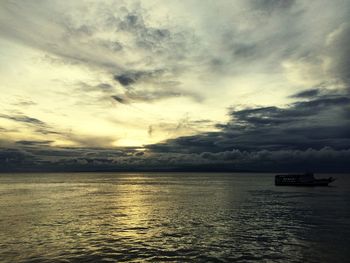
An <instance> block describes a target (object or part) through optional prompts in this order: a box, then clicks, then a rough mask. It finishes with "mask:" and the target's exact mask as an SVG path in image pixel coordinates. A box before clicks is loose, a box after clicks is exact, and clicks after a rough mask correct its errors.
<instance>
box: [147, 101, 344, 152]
mask: <svg viewBox="0 0 350 263" xmlns="http://www.w3.org/2000/svg"><path fill="white" fill-rule="evenodd" d="M349 106H350V98H349V97H347V96H340V95H335V96H320V97H316V98H313V99H311V100H309V101H301V102H295V103H292V104H290V105H288V107H286V108H280V107H276V106H271V107H257V108H249V109H243V110H231V112H230V116H231V120H230V121H229V122H227V123H225V124H218V125H217V128H218V129H220V130H219V131H217V132H207V133H201V134H197V135H192V136H184V137H179V138H175V139H170V140H167V141H166V142H164V143H159V144H154V145H149V146H148V148H149V149H150V150H151V151H154V152H180V153H193V152H194V153H201V152H223V151H228V150H231V149H237V150H243V151H259V150H271V151H272V150H306V149H308V148H313V149H317V150H319V149H322V148H323V147H332V148H334V149H335V150H337V149H348V148H350V138H349V135H348V134H350V119H349V114H348V113H347V110H348V109H349Z"/></svg>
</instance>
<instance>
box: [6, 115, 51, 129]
mask: <svg viewBox="0 0 350 263" xmlns="http://www.w3.org/2000/svg"><path fill="white" fill-rule="evenodd" d="M0 118H4V119H8V120H13V121H17V122H23V123H27V124H33V125H39V126H42V125H46V123H45V122H43V121H41V120H38V119H36V118H32V117H28V116H25V115H6V114H0Z"/></svg>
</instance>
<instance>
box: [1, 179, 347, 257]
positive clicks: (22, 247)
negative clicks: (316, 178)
mask: <svg viewBox="0 0 350 263" xmlns="http://www.w3.org/2000/svg"><path fill="white" fill-rule="evenodd" d="M336 177H338V182H337V183H335V184H334V187H326V188H304V187H300V188H295V187H276V186H274V185H273V175H271V174H205V173H202V174H190V173H146V174H142V173H137V174H113V173H108V174H107V173H106V174H99V173H74V174H2V175H0V226H1V232H0V238H1V239H0V240H1V241H0V259H1V261H2V262H53V261H54V262H120V261H135V262H139V261H155V262H161V261H170V262H233V261H235V262H253V261H259V262H261V261H266V262H346V260H347V259H348V258H349V257H350V254H349V252H348V249H347V244H349V243H350V238H349V235H350V209H348V208H349V207H350V206H349V204H350V191H349V190H350V181H349V177H348V176H346V175H336ZM339 182H341V183H339Z"/></svg>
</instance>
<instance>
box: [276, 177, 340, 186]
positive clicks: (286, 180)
mask: <svg viewBox="0 0 350 263" xmlns="http://www.w3.org/2000/svg"><path fill="white" fill-rule="evenodd" d="M333 181H335V178H333V177H329V178H322V179H317V178H314V176H313V174H289V175H276V176H275V185H277V186H328V185H329V184H330V183H331V182H333Z"/></svg>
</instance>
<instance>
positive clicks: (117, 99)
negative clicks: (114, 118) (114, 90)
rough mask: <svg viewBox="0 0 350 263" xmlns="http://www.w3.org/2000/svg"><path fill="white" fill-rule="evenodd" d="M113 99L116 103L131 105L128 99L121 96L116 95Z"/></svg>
mask: <svg viewBox="0 0 350 263" xmlns="http://www.w3.org/2000/svg"><path fill="white" fill-rule="evenodd" d="M111 98H112V99H114V100H115V101H117V102H119V103H121V104H129V102H128V101H127V100H126V99H124V98H122V97H120V96H117V95H114V96H111Z"/></svg>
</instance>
